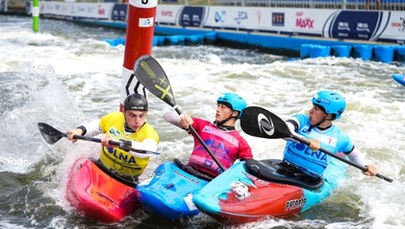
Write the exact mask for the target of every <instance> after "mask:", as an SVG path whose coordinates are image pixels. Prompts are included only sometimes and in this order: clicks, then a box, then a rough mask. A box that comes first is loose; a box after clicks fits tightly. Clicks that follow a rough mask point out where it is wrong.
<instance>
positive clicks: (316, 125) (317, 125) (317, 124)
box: [308, 114, 335, 132]
mask: <svg viewBox="0 0 405 229" xmlns="http://www.w3.org/2000/svg"><path fill="white" fill-rule="evenodd" d="M326 116H328V114H326V115H325V117H324V118H323V119H322V120H321V121H319V122H318V123H316V124H315V125H310V126H309V128H308V132H310V131H311V130H312V128H313V127H318V128H319V129H323V130H326V129H328V128H329V127H330V126H328V127H326V128H320V127H319V125H321V124H322V123H323V122H325V121H333V120H335V119H334V118H331V119H326Z"/></svg>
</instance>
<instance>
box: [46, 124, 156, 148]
mask: <svg viewBox="0 0 405 229" xmlns="http://www.w3.org/2000/svg"><path fill="white" fill-rule="evenodd" d="M38 128H39V132H40V133H41V135H42V137H43V138H44V140H45V142H46V143H48V144H50V145H53V144H55V143H56V142H57V141H59V140H60V139H61V138H63V137H67V134H66V133H62V132H61V131H59V130H57V129H55V128H54V127H52V126H50V125H48V124H46V123H43V122H39V123H38ZM73 138H74V139H78V140H85V141H92V142H98V143H101V139H99V138H92V137H87V136H81V135H74V136H73ZM108 144H110V145H113V146H118V147H119V148H122V149H125V150H131V151H134V152H137V153H141V154H159V153H158V152H153V151H147V150H139V149H135V148H133V147H131V146H127V145H125V143H124V142H122V141H112V140H110V141H109V142H108Z"/></svg>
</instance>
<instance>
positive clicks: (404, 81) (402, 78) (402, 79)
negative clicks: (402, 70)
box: [392, 74, 405, 86]
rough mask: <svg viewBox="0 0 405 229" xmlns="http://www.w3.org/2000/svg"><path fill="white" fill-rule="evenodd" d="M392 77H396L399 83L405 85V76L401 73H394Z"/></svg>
mask: <svg viewBox="0 0 405 229" xmlns="http://www.w3.org/2000/svg"><path fill="white" fill-rule="evenodd" d="M392 78H394V80H395V81H397V82H398V83H399V84H401V85H402V86H405V76H404V75H401V74H393V75H392Z"/></svg>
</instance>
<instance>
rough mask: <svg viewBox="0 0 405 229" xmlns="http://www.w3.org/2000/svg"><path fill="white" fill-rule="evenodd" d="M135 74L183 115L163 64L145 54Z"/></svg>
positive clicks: (205, 146)
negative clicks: (175, 99)
mask: <svg viewBox="0 0 405 229" xmlns="http://www.w3.org/2000/svg"><path fill="white" fill-rule="evenodd" d="M134 70H135V76H136V78H137V79H138V81H139V82H141V84H142V85H143V86H144V87H145V88H146V89H148V90H149V91H150V92H151V93H152V94H154V95H155V96H156V97H158V98H160V99H161V100H163V101H164V102H165V103H167V104H169V105H170V106H171V107H173V108H174V110H175V111H176V112H177V114H179V115H180V116H183V112H182V111H181V109H180V107H179V106H177V105H176V102H175V101H174V95H173V92H172V88H171V85H170V82H169V79H168V78H167V75H166V73H165V71H164V70H163V68H162V66H161V65H160V64H159V62H157V60H155V59H154V58H153V57H151V56H149V55H143V56H141V57H139V59H138V60H137V61H136V63H135V65H134ZM190 130H191V132H192V134H193V135H194V136H195V137H196V138H197V139H198V141H199V142H200V143H201V144H202V145H203V147H204V148H205V150H207V152H208V154H209V155H210V156H211V157H212V159H214V161H215V162H216V163H217V165H218V166H219V167H220V168H221V169H222V171H225V168H224V166H223V165H222V164H221V163H220V162H219V161H218V159H217V158H216V157H215V155H214V154H213V153H212V152H211V150H210V149H209V148H208V146H207V144H205V142H204V140H203V139H202V138H201V136H200V135H199V134H198V133H197V131H196V130H195V129H194V128H193V127H192V126H191V125H190Z"/></svg>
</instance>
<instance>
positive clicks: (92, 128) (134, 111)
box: [67, 94, 159, 182]
mask: <svg viewBox="0 0 405 229" xmlns="http://www.w3.org/2000/svg"><path fill="white" fill-rule="evenodd" d="M123 107H124V109H123V112H111V113H109V114H106V115H105V116H103V117H102V118H101V119H99V120H95V121H93V122H90V123H88V124H86V125H82V126H79V127H77V128H76V129H72V130H69V131H68V132H67V137H68V139H69V140H71V141H72V142H75V141H76V140H75V139H73V136H74V135H82V136H84V135H86V136H95V135H97V134H101V133H103V134H105V136H104V137H103V138H102V141H101V143H102V145H103V147H102V148H101V150H100V159H99V161H100V162H101V164H102V165H103V166H104V167H106V168H107V169H109V170H112V172H114V173H115V174H116V175H118V176H119V177H121V178H124V179H125V180H128V181H131V182H134V181H135V182H136V181H137V179H138V177H139V175H141V174H142V172H143V171H144V169H145V167H146V166H147V165H148V162H149V156H147V155H145V154H141V153H136V152H132V151H127V150H124V149H121V148H118V147H117V146H112V145H109V144H108V142H109V141H110V140H113V141H124V142H125V144H126V145H128V146H130V147H132V148H135V149H139V150H147V151H156V150H157V145H158V143H159V135H158V133H157V132H156V130H155V129H154V128H153V127H152V125H150V124H149V123H147V121H146V118H147V116H148V101H147V100H146V98H145V97H144V96H142V95H139V94H132V95H129V96H128V97H127V98H125V100H124V104H123Z"/></svg>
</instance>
